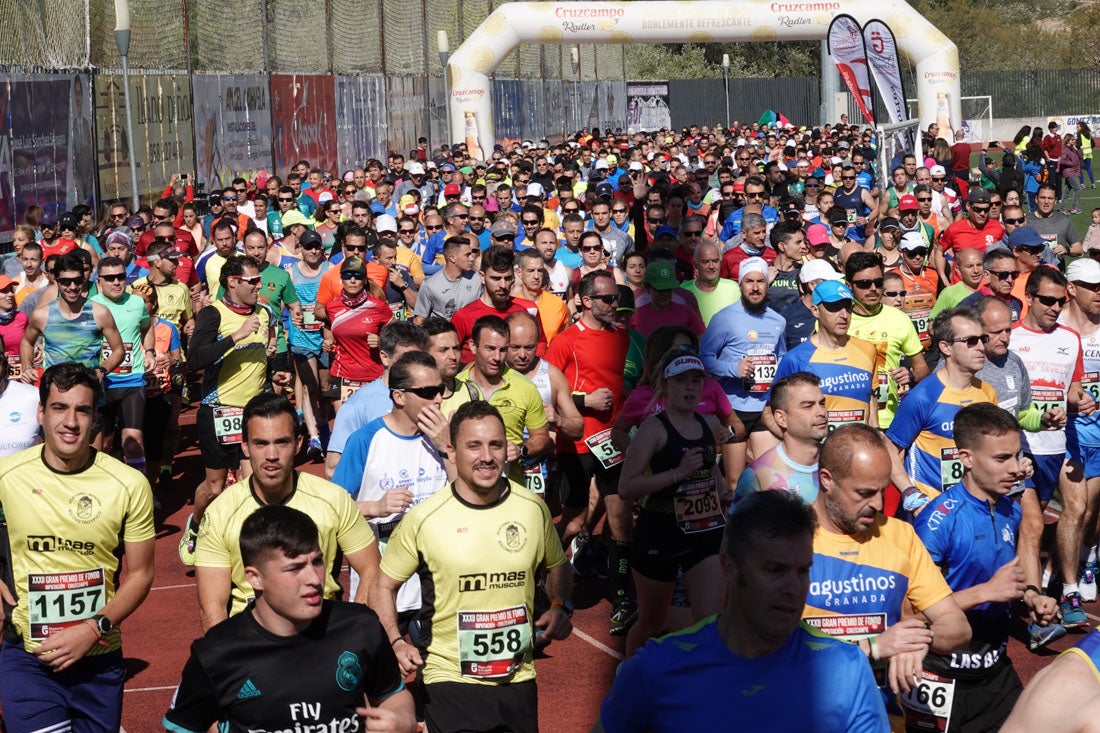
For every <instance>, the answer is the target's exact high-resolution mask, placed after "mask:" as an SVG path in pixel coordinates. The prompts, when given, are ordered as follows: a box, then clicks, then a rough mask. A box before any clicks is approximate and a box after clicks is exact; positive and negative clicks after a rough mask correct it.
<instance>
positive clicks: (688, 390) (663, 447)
mask: <svg viewBox="0 0 1100 733" xmlns="http://www.w3.org/2000/svg"><path fill="white" fill-rule="evenodd" d="M660 374H661V378H660V379H659V380H658V383H657V393H658V395H659V396H661V397H664V398H665V399H666V400H667V405H668V406H667V408H666V409H665V411H664V412H660V413H657V414H656V415H654V416H653V417H651V418H649V419H648V420H646V421H645V422H643V423H642V425H641V427H640V428H639V429H638V433H637V435H635V436H634V440H633V441H631V443H630V448H629V449H627V452H626V459H625V460H624V462H623V472H622V476H621V477H620V479H619V495H620V496H621V497H623V498H624V499H637V500H639V506H640V509H641V511H640V512H639V514H638V520H637V523H636V525H635V529H634V556H633V559H632V563H631V569H632V571H633V574H634V586H635V588H636V590H637V594H638V621H637V622H636V623H635V624H634V626H633V627H632V628H631V630H630V633H629V634H628V635H627V639H626V653H627V656H629V655H630V654H631V653H632V652H633V651H634V650H636V649H637V648H639V647H640V646H642V645H643V644H644V643H645V641H646V640H647V639H649V638H651V637H654V636H657V635H659V634H661V633H662V632H663V631H664V629H665V627H666V625H667V623H668V616H669V606H670V603H671V600H672V591H673V586H674V581H675V579H676V574H677V572H678V571H679V570H683V573H684V579H685V581H686V584H687V590H688V598H689V600H690V603H691V612H692V616H693V617H694V618H695V620H696V621H698V620H699V619H702V618H706V617H707V616H709V615H711V614H715V613H717V612H719V611H720V610H721V609H722V605H723V595H722V594H723V588H724V584H723V583H722V567H721V564H720V562H719V560H718V552H719V547H720V545H721V541H722V532H723V529H724V527H725V524H726V520H725V517H726V510H727V509H728V507H729V500H730V499H731V498H732V497H730V496H729V492H728V489H727V488H726V485H725V482H724V481H722V480H721V478H720V477H719V475H718V471H717V469H716V467H715V457H716V440H715V435H716V434H720V433H722V432H728V431H724V430H723V428H721V426H720V425H719V423H718V421H717V420H716V419H714V418H713V417H710V416H704V415H700V414H699V413H697V412H696V411H695V409H696V408H697V407H698V405H699V400H700V397H701V396H702V392H703V384H704V380H705V378H706V374H705V372H704V370H703V363H702V362H701V361H700V360H699V357H697V356H695V355H694V354H690V353H684V352H683V351H676V352H673V353H670V354H669V355H668V356H666V357H665V359H664V360H663V364H662V369H661V372H660Z"/></svg>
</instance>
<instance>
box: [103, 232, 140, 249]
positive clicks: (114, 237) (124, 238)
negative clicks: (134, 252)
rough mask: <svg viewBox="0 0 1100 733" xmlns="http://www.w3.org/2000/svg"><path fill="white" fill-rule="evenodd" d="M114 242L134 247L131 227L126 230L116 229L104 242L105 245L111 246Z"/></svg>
mask: <svg viewBox="0 0 1100 733" xmlns="http://www.w3.org/2000/svg"><path fill="white" fill-rule="evenodd" d="M112 244H124V245H126V246H127V247H130V248H131V249H132V248H133V246H134V243H133V242H132V241H131V240H130V230H129V227H127V228H126V231H121V230H118V229H116V230H115V231H113V232H111V233H110V234H108V235H107V240H106V241H105V242H104V243H103V246H104V247H110V246H111V245H112Z"/></svg>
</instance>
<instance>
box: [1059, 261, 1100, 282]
mask: <svg viewBox="0 0 1100 733" xmlns="http://www.w3.org/2000/svg"><path fill="white" fill-rule="evenodd" d="M1066 279H1067V280H1069V281H1070V282H1071V283H1072V282H1080V283H1089V284H1090V285H1096V284H1097V283H1100V262H1097V261H1096V260H1094V259H1092V258H1091V257H1082V258H1081V259H1079V260H1074V261H1073V262H1071V263H1070V264H1069V267H1067V268H1066Z"/></svg>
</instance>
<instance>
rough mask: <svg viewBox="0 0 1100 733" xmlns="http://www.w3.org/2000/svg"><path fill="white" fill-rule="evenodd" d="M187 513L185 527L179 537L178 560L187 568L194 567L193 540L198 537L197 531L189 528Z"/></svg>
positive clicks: (189, 516)
mask: <svg viewBox="0 0 1100 733" xmlns="http://www.w3.org/2000/svg"><path fill="white" fill-rule="evenodd" d="M192 516H193V515H191V514H188V515H187V525H186V526H187V529H185V530H183V537H181V538H180V562H182V563H183V564H184V565H186V566H187V567H189V568H193V567H195V542H197V541H198V539H199V533H198V532H196V531H195V530H194V529H192V528H191V517H192Z"/></svg>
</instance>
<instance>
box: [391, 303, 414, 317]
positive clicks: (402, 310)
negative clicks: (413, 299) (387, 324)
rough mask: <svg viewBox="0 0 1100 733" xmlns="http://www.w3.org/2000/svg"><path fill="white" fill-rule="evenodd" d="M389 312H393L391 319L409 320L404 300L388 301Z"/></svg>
mask: <svg viewBox="0 0 1100 733" xmlns="http://www.w3.org/2000/svg"><path fill="white" fill-rule="evenodd" d="M390 312H392V313H393V319H394V320H395V321H407V320H409V309H408V308H406V307H405V302H404V301H402V302H400V303H390Z"/></svg>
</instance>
